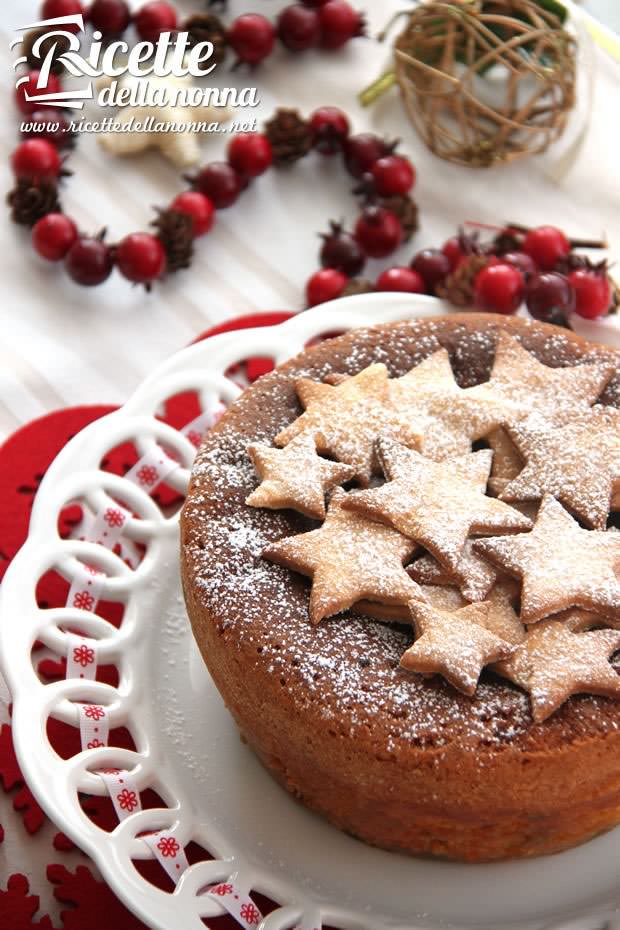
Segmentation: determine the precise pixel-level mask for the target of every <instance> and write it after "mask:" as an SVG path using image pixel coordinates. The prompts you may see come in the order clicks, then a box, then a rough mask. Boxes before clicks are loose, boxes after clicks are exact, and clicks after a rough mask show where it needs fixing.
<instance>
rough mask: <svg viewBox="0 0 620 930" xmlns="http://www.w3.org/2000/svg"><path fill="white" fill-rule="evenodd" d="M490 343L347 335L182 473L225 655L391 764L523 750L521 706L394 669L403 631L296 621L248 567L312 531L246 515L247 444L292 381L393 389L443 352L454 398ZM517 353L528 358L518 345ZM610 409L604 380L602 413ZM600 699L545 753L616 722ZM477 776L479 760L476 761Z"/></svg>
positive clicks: (417, 333)
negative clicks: (451, 371)
mask: <svg viewBox="0 0 620 930" xmlns="http://www.w3.org/2000/svg"><path fill="white" fill-rule="evenodd" d="M531 332H532V335H531V340H530V333H529V327H527V326H526V327H524V338H523V341H524V343H525V345H526V348H528V349H530V348H532V347H533V346H535V347H536V352H537V354H538V356H539V358H540V360H541V361H542V362H543V363H544V364H545V365H553V364H555V365H562V364H574V363H575V358H574V355H573V352H574V350H573V348H572V344H571V343H570V341H569V340H568V339H567V338H566V337H564V336H558V337H555V336H554V337H553V338H552V339H547V340H541V338H540V335H539V332H540V331H538V330H536V328H535V327H533V328H532V331H531ZM496 338H497V337H496V332H495V331H494V329H493V328H492V327H490V328H488V329H486V330H482V329H481V330H479V331H470V330H469V329H467V328H466V327H464V326H459V327H455V328H454V329H453V330H452V331H451V332H450V333H449V334H447V335H446V330H444V327H443V324H442V322H441V321H437V322H436V323H435V322H432V321H425V322H423V323H420V322H410V323H403V324H397V325H394V326H390V327H385V328H383V330H382V331H381V334H380V335H378V332H377V331H376V330H374V329H370V330H366V331H357V333H356V334H355V341H353V338H352V337H344V338H343V339H339V340H336V341H333V342H330V343H326V344H324V345H323V346H320V347H319V348H318V349H316V350H314V351H313V352H311V353H306V354H304V355H302V356H300V357H299V358H298V359H297V360H295V361H294V362H293V363H292V364H291V365H290V366H289V367H288V368H287V369H286V370H285V371H277V372H274V373H273V374H271V375H268V376H266V377H265V378H263V379H261V380H260V381H259V382H258V383H257V384H256V385H255V386H254V387H253V388H252V389H251V390H250V391H249V392H246V394H244V395H243V396H242V397H241V399H240V400H239V401H238V402H237V403H236V404H235V406H234V410H233V413H232V414H231V415H229V416H227V417H224V419H223V420H222V421H221V423H220V425H219V426H218V427H217V428H216V430H215V431H214V433H213V434H212V436H211V437H210V438H208V439H207V442H206V443H205V445H204V446H203V448H202V450H201V451H200V453H199V455H198V459H197V462H196V465H195V467H194V471H193V478H192V488H191V492H190V495H189V497H188V501H187V503H186V505H185V509H184V526H185V528H186V531H185V534H184V535H185V538H184V551H185V558H186V561H187V562H188V564H189V567H190V573H191V576H192V586H193V590H194V591H195V593H197V594H198V595H199V596H200V598H201V599H202V600H203V603H204V605H205V607H206V608H207V609H208V610H209V612H210V613H211V614H212V615H213V616H215V617H217V618H218V624H219V627H220V631H221V633H222V635H223V636H226V637H227V642H228V643H229V647H230V648H238V649H239V650H243V652H244V656H245V658H246V659H247V657H248V656H250V655H251V656H252V659H251V662H250V661H249V660H248V664H247V674H248V675H251V674H252V663H254V664H255V668H256V669H259V668H260V669H261V673H262V674H264V673H267V674H270V675H273V676H274V677H275V678H276V679H279V681H280V683H281V685H282V688H283V689H285V690H286V692H287V694H288V695H290V696H291V697H292V698H293V699H294V701H295V703H296V705H297V706H298V707H299V708H300V711H303V708H304V707H305V706H308V707H310V706H312V707H313V708H314V710H315V711H318V712H319V713H320V715H321V716H322V717H323V718H324V719H325V720H326V721H330V722H331V723H330V725H333V727H334V729H335V730H336V731H337V732H339V733H342V734H343V735H346V736H347V737H351V738H355V736H356V735H363V736H364V737H365V739H369V738H370V739H375V740H376V746H377V752H378V753H385V754H387V755H388V757H389V756H391V755H394V756H396V755H397V754H398V753H399V752H400V751H401V749H402V748H403V747H405V746H406V745H412V744H413V745H418V746H427V747H436V748H437V750H438V755H437V758H438V759H439V758H440V757H441V752H440V750H441V748H442V747H447V746H448V745H449V744H450V743H451V742H458V744H459V745H461V746H463V747H465V748H467V749H471V750H472V751H476V752H478V751H479V749H480V747H481V746H482V747H487V748H488V749H489V750H493V751H497V750H500V749H502V748H504V747H506V746H507V745H508V744H511V743H515V744H516V743H518V746H519V748H520V749H524V748H527V745H528V741H529V740H530V739H531V738H533V737H532V732H533V731H535V730H536V727H533V725H532V718H531V714H530V709H529V698H528V695H527V694H525V693H524V692H522V691H520V690H518V689H517V688H515V687H513V686H512V685H511V684H509V683H505V682H503V681H502V680H500V679H499V678H496V677H495V676H494V675H492V674H491V673H488V672H484V673H483V677H482V679H481V682H480V684H479V685H478V688H477V691H476V693H475V695H474V696H473V697H472V698H469V697H466V696H464V695H461V694H458V693H457V692H455V691H454V690H453V689H452V687H451V686H450V685H449V684H447V683H446V682H444V681H442V680H441V679H439V678H437V677H433V678H430V679H427V678H423V677H422V676H420V675H417V674H413V673H411V672H408V671H405V670H403V669H401V668H400V667H399V661H400V657H401V655H402V654H403V652H404V651H405V650H406V649H407V648H408V647H409V646H410V645H411V643H412V642H413V632H412V630H411V629H410V628H406V627H402V626H398V625H396V624H391V625H388V624H386V623H382V622H380V621H377V620H372V619H370V618H367V617H356V616H350V615H348V614H343V615H339V616H337V617H334V618H332V619H330V620H323V621H322V622H321V623H320V624H319V625H318V626H313V625H312V624H310V622H309V621H308V592H309V585H308V584H307V582H306V581H305V579H303V578H301V577H299V576H297V575H295V574H293V573H291V572H290V571H288V570H287V569H284V568H281V567H280V566H278V565H275V564H271V563H268V562H266V561H265V560H264V559H262V558H261V555H260V554H261V552H262V550H263V548H264V547H265V546H266V545H268V544H270V543H273V542H275V541H276V540H278V539H281V538H283V537H287V536H291V535H294V534H298V533H301V532H306V531H308V530H311V529H314V528H315V527H316V526H317V524H316V523H314V522H313V521H311V520H309V519H307V518H305V517H303V516H300V515H298V514H294V513H292V512H291V511H266V510H257V509H253V508H251V507H247V506H246V505H245V504H244V500H245V497H247V495H248V494H249V493H250V492H251V491H252V490H253V489H254V488H255V487H256V477H255V474H254V470H253V468H252V466H251V463H250V461H249V459H248V457H247V454H246V451H245V450H246V447H247V445H248V444H249V443H250V442H264V443H268V444H269V443H271V442H272V440H273V437H274V436H275V435H276V434H277V433H278V432H280V431H281V430H282V429H284V428H285V427H286V426H288V425H289V424H290V423H291V422H292V421H293V420H294V419H295V418H296V417H298V416H299V414H300V413H301V407H300V405H299V403H298V401H297V398H296V395H295V391H294V380H295V379H296V378H300V377H308V378H312V379H314V380H315V381H320V380H321V379H322V378H323V377H325V376H326V375H327V374H328V373H330V372H342V373H345V374H349V375H353V374H356V373H358V372H359V371H360V370H362V369H363V368H365V367H367V366H368V365H370V364H372V363H374V362H383V363H385V365H386V366H387V368H388V372H389V374H390V376H391V377H399V376H402V375H403V374H405V373H406V372H407V371H409V370H410V369H411V368H412V367H413V366H414V365H416V364H418V363H419V362H420V361H422V360H423V359H425V358H427V357H428V356H429V355H431V354H432V353H433V352H435V351H437V349H438V348H439V347H440V346H441V345H442V344H444V345H445V346H446V348H447V349H448V351H449V352H450V356H451V360H452V363H453V365H454V367H455V377H456V380H457V382H458V384H459V385H460V386H461V387H463V388H468V387H473V386H474V385H476V384H479V383H480V382H483V381H485V380H487V379H488V378H489V376H490V373H491V367H492V362H493V354H494V347H495V343H496ZM530 341H531V343H532V345H530ZM600 360H603V361H606V362H608V361H609V360H610V355H609V354H606V353H605V352H604V350H597V349H589V350H588V351H587V352H584V353H583V354H582V356H581V358H580V359H579V361H580V362H581V363H583V362H586V361H600ZM615 397H619V398H620V389H619V388H618V385H617V383H616V379H614V380H613V381H612V382H611V383H610V384H609V385H608V387H607V389H606V392H605V394H604V396H603V398H602V400H603V401H604V402H606V403H610V402H612V401H613V399H614V398H615ZM607 707H608V704H607V702H606V701H605V700H604V699H600V698H591V697H580V698H573V699H571V701H570V702H569V704H567V705H565V707H564V708H563V709H562V711H560V712H558V713H557V714H555V715H554V717H553V718H551V719H550V720H549V721H548V722H547V723H546V724H545V727H546V728H551V729H549V732H548V734H547V738H548V739H549V740H551V741H553V739H554V738H556V737H554V734H557V742H558V745H559V744H561V743H562V741H563V740H565V739H566V738H567V733H572V734H579V733H583V734H587V733H588V732H589V728H591V727H592V726H593V724H595V725H596V726H597V727H599V728H605V727H610V728H611V727H613V726H615V725H616V721H615V719H614V716H613V712H612V710H606V708H607ZM480 759H481V764H483V762H484V754H481V755H480Z"/></svg>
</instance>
